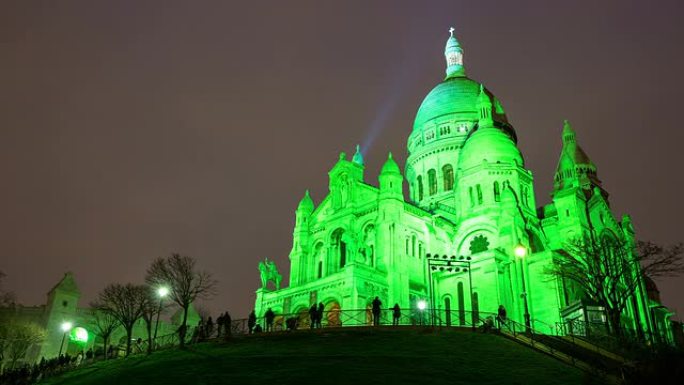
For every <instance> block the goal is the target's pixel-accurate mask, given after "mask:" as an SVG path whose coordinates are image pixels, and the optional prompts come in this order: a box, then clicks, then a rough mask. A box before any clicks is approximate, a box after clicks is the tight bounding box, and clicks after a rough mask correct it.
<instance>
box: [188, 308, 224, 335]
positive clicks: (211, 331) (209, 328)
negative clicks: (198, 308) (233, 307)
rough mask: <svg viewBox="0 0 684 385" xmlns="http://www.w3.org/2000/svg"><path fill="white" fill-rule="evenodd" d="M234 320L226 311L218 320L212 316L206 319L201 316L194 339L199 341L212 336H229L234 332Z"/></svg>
mask: <svg viewBox="0 0 684 385" xmlns="http://www.w3.org/2000/svg"><path fill="white" fill-rule="evenodd" d="M232 326H233V320H232V319H231V318H230V313H228V312H225V313H223V314H220V315H219V316H218V317H217V318H216V322H214V320H213V319H212V318H211V316H209V317H207V319H206V321H205V320H204V318H200V320H199V322H198V323H197V327H196V328H195V330H194V332H193V335H192V341H193V342H199V341H205V340H208V339H211V338H214V337H216V338H221V337H224V338H229V337H230V336H231V334H232Z"/></svg>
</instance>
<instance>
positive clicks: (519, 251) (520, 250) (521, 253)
mask: <svg viewBox="0 0 684 385" xmlns="http://www.w3.org/2000/svg"><path fill="white" fill-rule="evenodd" d="M513 252H514V253H515V256H516V257H518V258H524V257H525V256H526V255H527V248H526V247H525V246H523V245H518V246H516V247H515V249H514V250H513Z"/></svg>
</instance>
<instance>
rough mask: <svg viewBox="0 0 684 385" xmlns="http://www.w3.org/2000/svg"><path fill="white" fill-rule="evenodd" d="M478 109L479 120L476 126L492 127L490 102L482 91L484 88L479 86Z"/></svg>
mask: <svg viewBox="0 0 684 385" xmlns="http://www.w3.org/2000/svg"><path fill="white" fill-rule="evenodd" d="M477 104H478V108H479V109H480V119H479V121H478V126H479V127H480V128H482V127H493V126H494V120H493V119H492V101H491V100H490V99H489V95H487V92H486V91H485V89H484V86H483V85H482V84H480V95H479V96H478V98H477Z"/></svg>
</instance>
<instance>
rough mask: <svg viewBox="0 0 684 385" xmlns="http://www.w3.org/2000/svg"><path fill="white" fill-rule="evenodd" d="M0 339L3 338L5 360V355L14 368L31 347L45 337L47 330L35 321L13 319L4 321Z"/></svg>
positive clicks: (0, 329) (10, 365)
mask: <svg viewBox="0 0 684 385" xmlns="http://www.w3.org/2000/svg"><path fill="white" fill-rule="evenodd" d="M0 334H1V335H0V339H3V340H4V342H3V344H2V345H3V353H2V356H3V357H2V358H3V360H4V359H5V357H6V358H7V361H8V362H9V367H10V368H14V366H15V365H16V364H17V362H18V361H19V360H21V359H22V358H24V357H25V356H26V353H27V352H28V350H29V348H31V346H33V345H34V344H38V343H40V342H42V341H43V340H44V339H45V336H46V335H47V332H46V331H45V329H44V328H42V327H41V326H39V325H38V324H35V323H33V322H20V321H18V320H15V319H12V320H9V321H8V322H3V325H2V327H1V328H0Z"/></svg>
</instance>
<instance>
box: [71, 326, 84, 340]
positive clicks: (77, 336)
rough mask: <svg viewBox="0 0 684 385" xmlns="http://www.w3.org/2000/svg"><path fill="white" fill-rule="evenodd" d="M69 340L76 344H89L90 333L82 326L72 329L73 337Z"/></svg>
mask: <svg viewBox="0 0 684 385" xmlns="http://www.w3.org/2000/svg"><path fill="white" fill-rule="evenodd" d="M69 339H70V340H71V341H74V342H80V343H83V344H85V343H87V342H88V331H87V330H86V329H84V328H82V327H80V326H77V327H75V328H73V329H71V335H70V336H69Z"/></svg>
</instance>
